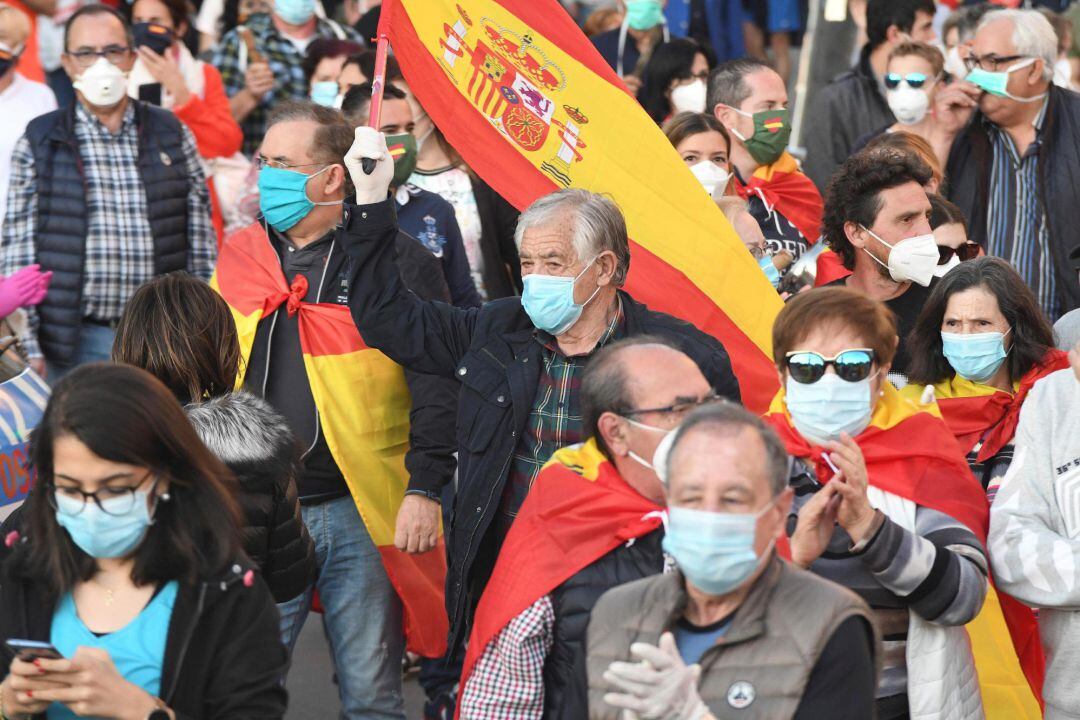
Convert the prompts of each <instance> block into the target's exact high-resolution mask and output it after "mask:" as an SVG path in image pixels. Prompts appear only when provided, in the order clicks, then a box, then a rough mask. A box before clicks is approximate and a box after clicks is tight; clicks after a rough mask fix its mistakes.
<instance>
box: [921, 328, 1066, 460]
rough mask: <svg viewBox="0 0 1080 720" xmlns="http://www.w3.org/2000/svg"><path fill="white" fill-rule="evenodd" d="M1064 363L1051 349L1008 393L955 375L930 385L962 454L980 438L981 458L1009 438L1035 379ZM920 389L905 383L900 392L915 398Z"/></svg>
mask: <svg viewBox="0 0 1080 720" xmlns="http://www.w3.org/2000/svg"><path fill="white" fill-rule="evenodd" d="M1067 367H1069V356H1068V354H1067V353H1065V352H1062V351H1061V350H1056V349H1052V350H1050V351H1048V352H1047V353H1046V355H1045V356H1044V357H1043V359H1042V360H1041V361H1040V362H1039V363H1038V364H1037V365H1035V366H1034V367H1033V368H1031V370H1029V371H1028V372H1027V373H1026V374H1025V375H1024V376H1023V377H1022V378H1020V380H1019V381H1017V382H1016V383H1015V386H1014V387H1013V392H1011V393H1008V392H1005V391H1003V390H998V389H997V388H992V387H990V386H989V385H983V384H982V383H977V382H973V381H971V380H967V379H965V378H962V377H960V376H959V375H954V376H953V377H951V378H946V379H945V380H942V381H941V382H939V383H936V384H935V385H934V386H933V388H934V398H935V400H936V401H937V404H938V408H940V409H941V417H942V418H943V419H944V420H945V424H946V425H948V426H949V429H950V430H952V433H953V435H954V436H956V440H957V442H959V443H960V449H961V450H963V451H964V453H965V454H967V453H970V452H971V450H972V448H974V447H975V444H976V443H978V442H979V440H980V439H982V440H983V444H982V447H981V448H979V455H978V458H977V459H978V461H979V462H984V461H986V460H989V459H990V458H992V457H994V455H996V454H997V453H998V452H999V451H1000V450H1001V449H1002V448H1003V447H1005V446H1006V445H1008V444H1009V443H1010V442H1011V441H1012V438H1013V435H1015V434H1016V426H1017V424H1018V423H1019V422H1020V408H1021V407H1022V406H1023V404H1024V400H1025V399H1026V398H1027V395H1028V393H1029V392H1031V388H1032V387H1033V386H1034V385H1035V383H1036V382H1037V381H1039V380H1041V379H1042V378H1044V377H1046V376H1047V375H1049V374H1050V373H1052V372H1056V371H1057V370H1063V369H1065V368H1067ZM922 389H923V388H922V386H919V385H908V386H907V387H905V388H904V389H903V390H902V391H901V394H903V395H904V397H906V398H908V399H909V400H912V401H915V402H918V401H919V399H920V396H921V394H922Z"/></svg>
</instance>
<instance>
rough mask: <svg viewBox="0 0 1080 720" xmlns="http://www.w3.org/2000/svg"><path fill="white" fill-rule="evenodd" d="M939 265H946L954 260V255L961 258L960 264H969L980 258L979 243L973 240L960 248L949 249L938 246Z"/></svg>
mask: <svg viewBox="0 0 1080 720" xmlns="http://www.w3.org/2000/svg"><path fill="white" fill-rule="evenodd" d="M937 252H938V262H937V264H938V265H944V264H946V263H947V262H949V261H950V260H952V259H953V255H955V256H956V257H958V258H960V262H967V261H968V260H974V259H975V258H977V257H979V243H977V242H974V241H972V240H968V241H967V242H966V243H964V244H962V245H961V246H960V247H956V248H953V247H949V246H948V245H938V248H937Z"/></svg>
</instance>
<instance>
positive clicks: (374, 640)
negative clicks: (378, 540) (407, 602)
mask: <svg viewBox="0 0 1080 720" xmlns="http://www.w3.org/2000/svg"><path fill="white" fill-rule="evenodd" d="M301 513H302V514H303V517H304V524H305V525H307V528H308V532H310V533H311V538H312V540H314V541H315V562H316V564H317V565H318V568H319V578H318V580H317V581H316V585H315V587H317V588H318V590H319V598H320V600H321V601H322V605H323V608H324V610H325V613H324V614H323V631H324V632H325V633H326V639H327V642H328V643H329V644H330V652H331V653H332V655H333V658H334V668H335V671H336V673H337V680H338V695H339V697H340V698H341V717H343V718H349V720H357V719H359V718H365V719H366V718H394V719H395V720H404V718H405V703H404V699H403V697H402V694H401V661H402V657H403V656H404V653H405V636H404V632H403V626H402V611H401V600H399V599H398V596H397V593H396V592H395V591H394V588H393V586H392V585H391V584H390V578H389V577H388V576H387V575H386V569H385V568H384V567H383V564H382V558H381V557H380V555H379V551H378V549H377V548H376V547H375V543H373V542H372V540H371V536H370V535H369V534H368V531H367V528H366V527H364V521H363V520H362V519H361V518H360V513H359V512H357V510H356V505H355V504H354V503H353V500H352V498H351V497H349V496H346V497H343V498H339V499H337V500H330V501H329V502H325V503H320V504H318V505H305V506H302V507H301ZM311 596H312V588H308V589H307V591H305V592H304V593H303V594H302V595H300V596H299V597H297V598H294V599H293V600H290V601H289V602H286V603H282V604H280V605H278V609H279V610H280V612H281V636H282V641H283V642H284V643H285V647H287V648H288V649H289V654H290V656H291V655H292V649H293V647H294V646H295V645H296V638H297V636H299V634H300V629H301V628H302V627H303V626H304V620H306V619H307V615H308V612H309V611H310V610H311Z"/></svg>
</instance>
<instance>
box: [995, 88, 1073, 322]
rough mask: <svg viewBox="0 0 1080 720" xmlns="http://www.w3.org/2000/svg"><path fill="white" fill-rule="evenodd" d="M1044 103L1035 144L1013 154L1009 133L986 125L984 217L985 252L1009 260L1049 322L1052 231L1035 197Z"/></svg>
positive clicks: (1053, 308) (1053, 312)
mask: <svg viewBox="0 0 1080 720" xmlns="http://www.w3.org/2000/svg"><path fill="white" fill-rule="evenodd" d="M1045 117H1046V102H1045V101H1044V102H1043V106H1042V109H1040V110H1039V114H1038V115H1037V116H1036V117H1035V120H1034V122H1033V123H1032V125H1034V126H1035V130H1036V134H1035V141H1034V142H1032V143H1031V145H1029V146H1028V148H1027V150H1025V151H1024V154H1023V156H1021V155H1020V153H1019V151H1018V150H1017V147H1016V143H1015V142H1013V139H1012V137H1010V136H1009V133H1007V132H1005V131H1004V130H1002V129H1001V128H999V127H997V126H996V125H994V124H993V123H990V122H987V128H988V130H989V134H990V142H991V145H992V147H993V158H992V160H991V166H990V198H989V203H988V206H987V210H986V213H987V216H986V236H987V237H986V252H987V254H988V255H996V256H997V257H1000V258H1004V259H1005V260H1008V261H1009V263H1010V264H1011V265H1012V266H1013V267H1014V268H1016V271H1017V272H1018V273H1020V277H1022V278H1024V282H1026V283H1027V285H1028V287H1030V288H1031V290H1032V292H1034V293H1035V297H1036V298H1037V299H1038V301H1039V306H1040V307H1041V308H1042V309H1043V312H1045V313H1046V315H1047V316H1048V317H1049V318H1050V321H1051V322H1053V321H1055V320H1057V318H1058V317H1059V316H1060V315H1061V306H1060V303H1059V301H1058V297H1057V287H1056V286H1057V282H1056V279H1055V277H1054V260H1053V257H1052V256H1051V254H1050V232H1049V226H1048V225H1047V222H1046V213H1045V212H1044V209H1043V207H1042V204H1041V201H1040V198H1039V190H1038V185H1039V177H1038V166H1039V147H1040V146H1041V144H1042V126H1043V121H1044V119H1045Z"/></svg>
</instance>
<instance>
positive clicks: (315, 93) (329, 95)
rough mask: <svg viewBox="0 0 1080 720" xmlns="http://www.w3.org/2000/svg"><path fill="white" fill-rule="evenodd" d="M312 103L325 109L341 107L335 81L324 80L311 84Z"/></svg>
mask: <svg viewBox="0 0 1080 720" xmlns="http://www.w3.org/2000/svg"><path fill="white" fill-rule="evenodd" d="M311 102H313V103H315V104H316V105H322V106H323V107H329V108H332V107H341V106H340V105H339V104H338V102H339V100H338V84H337V83H336V82H334V81H333V80H322V81H319V82H317V83H312V84H311Z"/></svg>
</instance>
